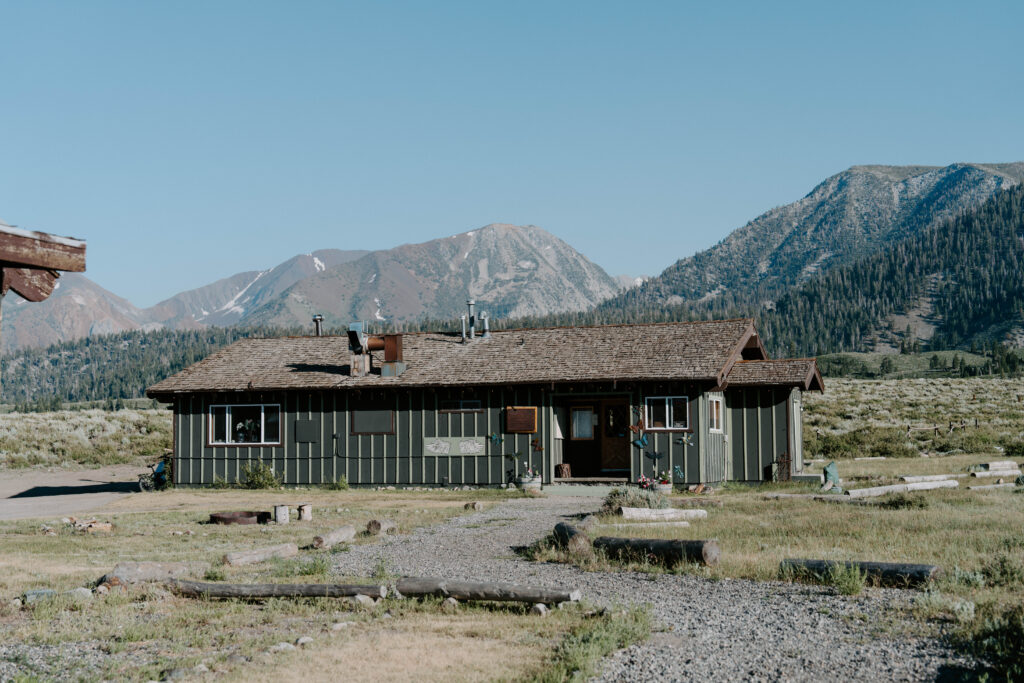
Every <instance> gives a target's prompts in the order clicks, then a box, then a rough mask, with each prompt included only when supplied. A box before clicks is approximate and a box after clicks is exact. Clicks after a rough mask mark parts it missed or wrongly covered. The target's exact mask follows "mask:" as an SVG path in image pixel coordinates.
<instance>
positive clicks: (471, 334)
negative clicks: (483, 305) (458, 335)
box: [466, 299, 476, 341]
mask: <svg viewBox="0 0 1024 683" xmlns="http://www.w3.org/2000/svg"><path fill="white" fill-rule="evenodd" d="M466 306H468V307H469V339H470V341H472V339H473V337H475V336H476V316H475V315H473V307H474V306H476V302H475V301H473V300H472V299H470V300H469V301H467V302H466Z"/></svg>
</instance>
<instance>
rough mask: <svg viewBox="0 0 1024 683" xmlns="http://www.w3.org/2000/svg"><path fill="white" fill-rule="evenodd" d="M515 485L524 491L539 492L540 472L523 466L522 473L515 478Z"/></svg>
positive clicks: (525, 465) (534, 468)
mask: <svg viewBox="0 0 1024 683" xmlns="http://www.w3.org/2000/svg"><path fill="white" fill-rule="evenodd" d="M516 485H518V486H519V488H521V489H523V490H524V491H539V490H540V470H539V469H537V468H536V467H530V466H529V465H527V464H526V463H524V464H523V473H522V474H520V475H519V477H517V478H516Z"/></svg>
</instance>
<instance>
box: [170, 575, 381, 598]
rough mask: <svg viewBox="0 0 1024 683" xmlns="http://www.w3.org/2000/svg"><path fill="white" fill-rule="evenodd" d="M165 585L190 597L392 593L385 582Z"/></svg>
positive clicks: (175, 582) (174, 581)
mask: <svg viewBox="0 0 1024 683" xmlns="http://www.w3.org/2000/svg"><path fill="white" fill-rule="evenodd" d="M165 585H166V586H167V587H168V588H170V589H171V590H173V591H174V592H175V593H177V594H178V595H184V596H186V597H190V598H202V597H208V598H346V597H350V596H353V595H366V596H368V597H371V598H384V597H387V594H388V589H387V588H386V587H385V586H362V585H357V584H343V583H202V582H200V581H181V580H178V579H170V580H168V581H166V582H165Z"/></svg>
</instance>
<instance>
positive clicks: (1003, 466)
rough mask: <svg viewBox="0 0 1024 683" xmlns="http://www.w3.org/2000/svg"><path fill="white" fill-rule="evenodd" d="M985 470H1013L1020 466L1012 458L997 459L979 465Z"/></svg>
mask: <svg viewBox="0 0 1024 683" xmlns="http://www.w3.org/2000/svg"><path fill="white" fill-rule="evenodd" d="M981 466H982V467H984V468H985V469H986V470H1015V469H1017V468H1018V467H1020V466H1019V465H1018V464H1017V463H1016V462H1014V461H1013V460H997V461H995V462H986V463H982V465H981Z"/></svg>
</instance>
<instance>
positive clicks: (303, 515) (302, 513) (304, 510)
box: [299, 503, 313, 522]
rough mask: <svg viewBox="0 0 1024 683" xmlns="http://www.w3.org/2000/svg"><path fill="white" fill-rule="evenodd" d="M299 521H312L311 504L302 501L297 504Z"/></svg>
mask: <svg viewBox="0 0 1024 683" xmlns="http://www.w3.org/2000/svg"><path fill="white" fill-rule="evenodd" d="M299 521H300V522H312V521H313V504H312V503H303V504H302V505H300V506H299Z"/></svg>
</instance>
